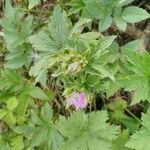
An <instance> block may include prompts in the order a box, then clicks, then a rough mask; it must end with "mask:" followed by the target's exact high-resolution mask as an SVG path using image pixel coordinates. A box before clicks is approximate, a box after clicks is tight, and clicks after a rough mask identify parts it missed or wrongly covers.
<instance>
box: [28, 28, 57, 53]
mask: <svg viewBox="0 0 150 150" xmlns="http://www.w3.org/2000/svg"><path fill="white" fill-rule="evenodd" d="M29 40H30V43H31V44H32V46H33V47H34V48H35V49H36V50H37V51H40V52H55V51H57V50H58V46H57V44H56V43H55V42H54V41H53V40H52V39H51V38H50V35H48V33H46V32H43V31H40V32H39V33H37V34H35V35H33V36H31V37H30V38H29Z"/></svg>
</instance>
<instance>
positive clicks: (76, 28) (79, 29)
mask: <svg viewBox="0 0 150 150" xmlns="http://www.w3.org/2000/svg"><path fill="white" fill-rule="evenodd" d="M90 21H91V20H90V19H86V18H81V19H80V20H79V21H78V22H77V23H76V24H75V25H74V26H73V28H72V29H71V32H70V34H69V37H72V36H73V35H74V34H80V33H81V32H82V30H83V28H84V26H83V25H84V24H87V23H89V22H90Z"/></svg>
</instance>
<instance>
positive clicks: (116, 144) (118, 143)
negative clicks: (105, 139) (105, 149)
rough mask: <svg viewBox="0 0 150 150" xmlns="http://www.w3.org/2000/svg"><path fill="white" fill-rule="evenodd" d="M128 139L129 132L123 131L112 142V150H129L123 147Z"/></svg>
mask: <svg viewBox="0 0 150 150" xmlns="http://www.w3.org/2000/svg"><path fill="white" fill-rule="evenodd" d="M128 139H129V131H128V130H123V131H122V132H121V133H120V134H119V136H118V137H117V138H116V139H115V140H114V141H113V144H112V150H130V148H127V147H125V144H126V142H127V141H128Z"/></svg>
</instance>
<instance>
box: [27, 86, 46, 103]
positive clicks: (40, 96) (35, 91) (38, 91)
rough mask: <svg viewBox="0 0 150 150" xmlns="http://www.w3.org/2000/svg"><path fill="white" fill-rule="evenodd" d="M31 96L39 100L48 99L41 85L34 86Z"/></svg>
mask: <svg viewBox="0 0 150 150" xmlns="http://www.w3.org/2000/svg"><path fill="white" fill-rule="evenodd" d="M29 94H30V96H31V97H33V98H37V99H39V100H48V99H49V98H48V96H47V95H46V94H45V92H44V91H43V90H42V89H41V88H39V87H32V89H31V91H30V93H29Z"/></svg>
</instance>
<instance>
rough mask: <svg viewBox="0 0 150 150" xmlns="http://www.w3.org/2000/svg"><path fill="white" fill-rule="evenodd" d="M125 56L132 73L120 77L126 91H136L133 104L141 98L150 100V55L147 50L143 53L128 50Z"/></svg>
mask: <svg viewBox="0 0 150 150" xmlns="http://www.w3.org/2000/svg"><path fill="white" fill-rule="evenodd" d="M125 56H126V58H127V61H128V62H129V63H126V67H127V69H128V70H132V72H133V73H131V75H126V76H125V77H122V78H120V79H119V82H120V85H121V86H122V87H124V88H125V90H126V91H134V94H133V96H134V97H133V100H132V104H135V103H138V102H140V101H141V100H143V101H145V100H148V101H149V100H150V84H149V75H150V70H149V68H150V64H149V63H148V62H149V61H150V55H149V54H148V53H147V52H145V53H143V54H140V53H137V52H135V51H130V50H128V51H127V50H126V53H125Z"/></svg>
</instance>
